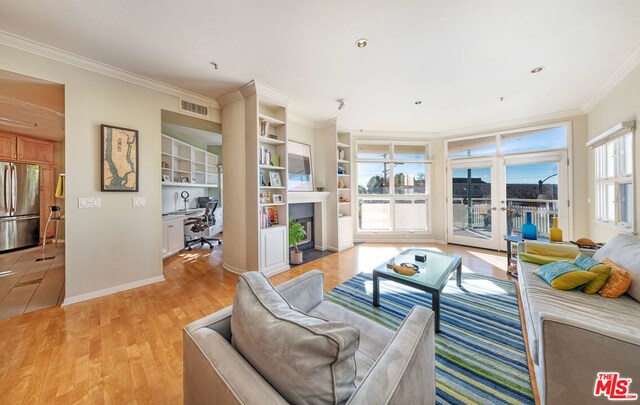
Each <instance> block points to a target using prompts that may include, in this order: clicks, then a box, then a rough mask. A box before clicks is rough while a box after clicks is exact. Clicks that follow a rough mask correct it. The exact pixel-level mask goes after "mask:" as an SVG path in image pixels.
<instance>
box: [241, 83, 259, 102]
mask: <svg viewBox="0 0 640 405" xmlns="http://www.w3.org/2000/svg"><path fill="white" fill-rule="evenodd" d="M238 91H239V92H240V94H241V95H242V97H245V98H246V97H249V96H253V95H254V94H256V82H255V80H251V81H250V82H249V83H247V84H245V85H243V86H242V87H240V88H239V89H238Z"/></svg>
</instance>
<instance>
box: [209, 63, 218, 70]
mask: <svg viewBox="0 0 640 405" xmlns="http://www.w3.org/2000/svg"><path fill="white" fill-rule="evenodd" d="M209 64H210V65H211V66H213V68H214V69H215V70H218V64H217V63H215V62H209Z"/></svg>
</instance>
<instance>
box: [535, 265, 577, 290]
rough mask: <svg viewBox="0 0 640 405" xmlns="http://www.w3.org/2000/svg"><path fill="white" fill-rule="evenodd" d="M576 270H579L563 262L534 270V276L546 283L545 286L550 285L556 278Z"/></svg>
mask: <svg viewBox="0 0 640 405" xmlns="http://www.w3.org/2000/svg"><path fill="white" fill-rule="evenodd" d="M577 270H580V269H579V268H577V267H576V266H574V264H573V263H571V262H570V261H566V260H563V261H560V262H555V263H549V264H545V265H544V266H542V267H540V268H539V269H538V270H536V275H537V276H538V277H540V278H541V279H543V280H544V281H546V282H547V284H551V282H552V281H553V280H554V279H555V278H556V277H558V276H561V275H563V274H566V273H571V272H572V271H577Z"/></svg>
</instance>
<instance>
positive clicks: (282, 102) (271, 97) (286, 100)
mask: <svg viewBox="0 0 640 405" xmlns="http://www.w3.org/2000/svg"><path fill="white" fill-rule="evenodd" d="M251 83H253V85H254V87H255V91H256V93H257V94H258V96H259V97H260V98H261V99H263V100H267V101H270V102H272V103H274V104H277V105H279V106H282V107H287V106H288V105H289V104H291V102H293V98H291V97H289V96H287V95H286V94H284V93H281V92H279V91H278V90H275V89H274V88H272V87H269V86H267V85H266V84H264V83H260V82H258V81H256V80H252V81H251Z"/></svg>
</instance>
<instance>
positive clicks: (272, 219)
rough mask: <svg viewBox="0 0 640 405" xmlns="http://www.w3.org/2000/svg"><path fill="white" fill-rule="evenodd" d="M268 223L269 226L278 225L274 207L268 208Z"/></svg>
mask: <svg viewBox="0 0 640 405" xmlns="http://www.w3.org/2000/svg"><path fill="white" fill-rule="evenodd" d="M268 212H269V223H270V224H271V225H278V224H279V223H280V220H279V219H278V209H277V208H276V207H269V208H268Z"/></svg>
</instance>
